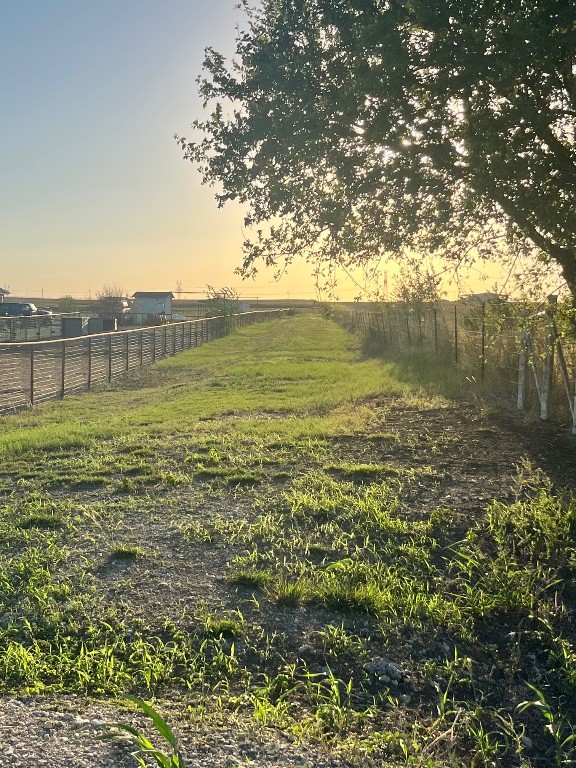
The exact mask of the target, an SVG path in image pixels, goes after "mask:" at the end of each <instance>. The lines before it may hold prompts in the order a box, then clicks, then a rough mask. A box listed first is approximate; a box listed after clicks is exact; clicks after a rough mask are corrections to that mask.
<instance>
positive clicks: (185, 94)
mask: <svg viewBox="0 0 576 768" xmlns="http://www.w3.org/2000/svg"><path fill="white" fill-rule="evenodd" d="M0 11H1V19H2V24H1V26H0V94H2V107H1V109H0V266H1V270H0V286H3V287H7V288H9V290H10V291H11V293H12V294H13V295H14V296H21V297H25V296H28V297H37V296H45V297H49V296H55V297H59V296H64V295H67V294H71V295H73V296H77V297H86V296H94V295H96V294H97V293H98V292H101V291H102V289H103V288H104V286H111V285H114V286H119V287H121V288H122V289H123V290H124V291H125V292H126V293H127V294H129V293H132V292H133V291H136V290H172V291H175V290H176V287H177V285H178V284H180V287H181V288H182V290H183V291H186V292H190V295H191V297H194V294H195V293H196V292H203V291H204V290H205V287H206V285H212V286H215V287H234V288H235V289H236V290H238V291H239V292H240V293H241V294H242V295H244V296H262V297H263V296H274V297H279V298H287V297H290V296H292V297H296V296H298V297H301V298H314V297H315V296H316V293H315V288H314V283H313V280H312V279H311V277H310V276H309V270H308V268H307V267H304V266H303V265H302V266H295V267H294V268H293V269H292V270H291V271H290V272H289V273H288V274H287V275H285V276H284V277H283V278H282V280H281V281H280V282H276V281H275V280H274V276H273V273H272V272H271V271H266V270H265V269H264V268H263V270H262V271H261V273H260V275H259V277H258V278H257V281H256V282H254V281H242V280H241V278H240V277H239V276H237V275H235V274H234V270H235V268H236V267H238V266H239V265H240V263H241V260H242V252H241V246H242V239H243V235H242V222H243V211H242V210H241V209H240V207H238V206H234V205H231V206H228V207H225V208H224V209H218V208H217V205H216V202H215V201H214V190H211V189H210V188H207V187H203V186H202V184H201V180H200V175H199V173H198V172H197V170H196V169H195V168H194V167H193V165H192V164H191V163H189V162H185V161H184V160H183V158H182V152H181V149H180V148H179V147H178V145H177V144H176V142H175V140H174V134H178V135H180V136H186V137H188V138H191V136H192V130H191V124H192V122H193V121H194V120H195V119H197V118H200V117H202V116H203V110H202V102H201V99H200V97H199V96H198V93H197V83H196V78H197V76H198V75H199V74H200V73H201V70H202V61H203V57H204V49H205V48H206V47H207V46H212V47H214V48H216V50H218V51H220V52H221V53H223V54H224V55H226V56H227V57H230V56H231V54H232V53H233V50H234V40H235V36H236V29H237V26H238V24H241V23H243V14H242V12H241V11H239V10H238V9H237V8H236V0H97V2H94V0H49V2H48V0H0ZM353 291H354V289H353V288H350V290H349V291H347V293H349V294H350V297H351V292H353ZM342 298H346V295H343V296H342Z"/></svg>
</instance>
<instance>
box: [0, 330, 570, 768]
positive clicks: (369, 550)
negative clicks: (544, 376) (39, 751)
mask: <svg viewBox="0 0 576 768" xmlns="http://www.w3.org/2000/svg"><path fill="white" fill-rule="evenodd" d="M414 365H416V364H415V363H414ZM452 384H453V382H451V381H450V377H449V376H448V375H445V373H444V374H442V375H441V374H440V372H439V371H436V373H435V374H434V372H433V371H432V369H430V368H426V366H424V367H422V368H421V369H419V372H418V374H417V372H416V370H414V371H413V372H412V373H410V372H409V370H408V368H407V367H406V366H404V367H403V368H400V367H399V364H398V363H387V362H385V361H383V360H379V359H371V358H368V357H366V356H365V355H364V354H363V352H362V350H361V349H360V347H359V345H358V344H357V342H356V341H355V339H354V338H353V337H351V336H350V335H349V334H348V333H347V332H346V331H344V330H342V329H341V328H339V327H338V326H336V325H335V324H333V323H329V322H325V321H324V320H321V319H319V318H316V317H310V316H301V317H298V316H297V317H293V318H289V319H282V320H279V321H276V322H272V323H265V324H262V325H257V326H251V327H249V328H245V329H241V330H239V331H238V332H236V333H234V334H233V335H232V336H230V337H228V338H224V339H220V340H218V341H216V342H214V343H211V344H209V345H205V346H203V347H200V348H198V349H196V350H192V351H190V352H187V353H183V354H181V355H179V356H177V357H175V358H170V359H168V360H165V361H163V362H162V363H159V364H158V365H157V366H155V367H154V368H153V369H151V370H150V371H147V372H143V373H142V374H140V375H139V376H138V378H137V379H135V380H134V382H133V385H134V387H133V388H130V387H129V386H128V385H127V384H126V383H125V382H124V383H120V382H119V383H118V384H116V385H115V386H113V387H109V388H104V389H102V390H101V391H99V392H94V393H91V394H87V395H84V396H81V397H77V398H69V399H67V400H66V401H64V402H62V403H60V402H58V403H51V404H47V405H44V406H42V407H38V408H34V409H31V410H30V411H28V412H26V413H21V414H18V415H14V416H9V417H5V418H4V419H3V422H2V424H3V430H2V434H1V435H0V455H1V456H2V461H3V472H2V475H1V477H0V488H1V491H0V691H1V692H2V693H20V694H22V693H29V694H39V693H41V694H46V693H49V694H53V695H58V694H61V693H76V694H83V695H88V696H104V697H112V696H118V697H123V696H126V695H128V694H130V695H135V696H139V697H145V698H155V699H160V700H162V699H172V700H174V701H176V702H182V701H184V702H185V705H184V710H185V717H187V718H189V719H190V720H192V721H193V720H194V718H206V720H207V721H209V720H210V718H216V719H220V720H222V721H224V722H231V721H234V722H238V723H243V724H244V725H246V723H247V722H250V723H254V722H256V723H257V724H259V725H260V726H262V727H274V728H280V729H282V730H283V731H285V732H286V733H288V734H289V735H290V738H291V739H301V740H304V741H307V740H312V741H314V742H316V743H318V742H319V743H321V744H322V748H323V749H324V750H327V751H328V752H333V753H334V754H341V755H344V756H345V757H346V759H347V760H348V761H349V762H350V764H351V765H354V766H365V765H366V766H370V765H373V766H400V765H408V766H426V767H427V768H439V766H449V765H454V766H455V765H469V766H489V765H497V764H499V763H498V761H499V760H501V761H504V762H502V764H503V765H504V764H506V765H508V764H509V765H511V766H527V765H529V764H530V761H531V760H532V759H534V760H536V761H540V762H538V764H543V765H544V764H551V765H553V764H556V765H561V764H567V762H566V761H568V760H571V759H573V757H574V754H575V752H574V744H573V741H572V740H570V738H569V725H568V724H569V722H570V718H571V717H572V716H573V715H574V713H575V707H576V697H575V691H576V646H575V642H574V638H575V627H574V615H575V614H574V601H573V591H574V588H575V586H574V578H575V574H576V545H575V539H576V506H575V502H574V501H573V499H572V496H571V495H570V494H568V493H563V492H561V491H559V490H558V489H555V488H553V487H552V485H551V484H550V483H549V482H548V481H547V478H546V477H545V476H544V475H543V474H542V473H541V472H538V471H534V470H532V469H530V468H527V467H524V469H523V470H522V472H521V473H520V475H519V478H518V483H517V487H516V493H517V497H516V499H515V500H513V501H511V502H510V501H509V502H506V503H504V502H503V501H494V502H493V503H491V504H489V505H488V506H487V508H486V509H484V510H477V511H476V512H475V513H474V515H473V516H470V518H469V519H466V520H463V516H462V514H461V513H460V512H459V511H458V510H456V509H451V508H450V507H449V506H446V504H444V505H443V506H441V507H440V506H438V507H436V506H434V504H432V503H428V502H427V501H426V498H427V497H426V496H424V500H421V494H422V493H423V492H424V493H426V492H429V491H430V490H431V489H432V490H434V489H435V488H437V487H438V486H439V485H441V484H442V482H443V481H444V479H445V474H444V469H443V467H442V461H439V463H438V464H437V465H435V466H436V468H435V466H428V465H427V464H425V463H424V459H422V457H421V456H420V455H419V452H420V451H421V450H422V449H423V447H424V448H426V450H427V451H428V455H429V456H431V457H435V456H439V457H440V459H441V458H442V451H443V450H444V449H445V448H446V447H447V446H451V445H452V444H453V441H454V440H457V439H459V438H457V437H455V436H450V437H449V438H446V439H445V440H443V439H436V438H435V439H434V440H435V441H433V439H432V437H430V440H428V436H427V435H426V434H424V433H422V435H419V436H418V438H417V439H413V440H412V441H410V440H408V438H407V437H406V435H404V434H403V433H402V430H401V429H395V430H389V429H388V428H387V424H386V418H387V409H389V408H393V406H394V404H395V403H397V404H400V405H402V407H403V408H405V409H410V408H412V409H414V411H415V412H416V411H417V412H422V413H424V414H425V413H426V409H430V408H434V409H437V408H445V409H447V410H448V409H450V407H451V403H450V401H449V400H448V399H447V397H446V396H445V395H447V394H448V393H449V392H450V391H453V390H452V389H451V387H452ZM429 385H430V387H431V389H427V387H428V386H429ZM431 391H432V392H433V395H431V394H430V392H431ZM443 392H444V394H442V393H443ZM381 396H382V397H384V399H385V401H386V403H387V405H386V407H383V406H382V403H381V402H380V398H381ZM423 423H424V424H425V419H423ZM432 442H433V444H432ZM379 451H380V453H379ZM395 451H401V452H402V455H404V456H409V457H410V458H408V459H405V460H404V461H403V462H399V461H397V460H396V456H397V454H396V453H395ZM427 460H428V459H426V461H427ZM508 490H509V489H506V492H508ZM158 722H159V723H160V721H158ZM162 722H164V721H162ZM160 725H162V723H160ZM133 735H134V734H133ZM528 739H529V740H530V741H528ZM529 743H530V744H531V745H532V746H531V747H528V746H527V745H528V744H529ZM371 761H372V762H371ZM544 761H552V762H548V763H546V762H544ZM562 761H564V763H563V762H562ZM535 764H536V763H535Z"/></svg>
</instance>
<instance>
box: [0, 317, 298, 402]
mask: <svg viewBox="0 0 576 768" xmlns="http://www.w3.org/2000/svg"><path fill="white" fill-rule="evenodd" d="M281 314H283V310H268V311H260V312H247V313H244V314H241V315H236V316H234V317H233V318H230V317H226V318H225V317H212V318H204V319H202V320H192V321H186V322H181V323H169V324H164V325H159V326H151V327H146V328H138V329H133V330H132V329H131V330H126V331H118V332H113V333H101V334H95V335H91V336H82V337H78V338H71V339H57V340H52V341H36V342H24V343H9V344H2V343H0V413H5V412H7V411H13V410H16V409H20V408H25V407H27V406H29V405H34V404H36V403H42V402H46V401H48V400H55V399H61V398H64V397H65V396H66V395H68V394H75V393H79V392H84V391H86V390H89V389H90V388H91V387H93V386H94V385H96V384H98V383H105V382H110V381H112V380H113V379H115V378H117V377H118V376H121V375H123V374H125V373H126V372H128V371H132V370H135V369H137V368H142V367H144V366H147V365H151V364H152V363H154V362H156V361H157V360H161V359H162V358H165V357H169V356H171V355H176V354H178V353H179V352H183V351H184V350H187V349H192V348H194V347H198V346H200V345H201V344H204V343H206V342H208V341H211V340H212V339H216V338H219V337H221V336H224V335H226V334H227V333H228V332H229V331H230V329H231V328H232V327H238V326H240V327H241V326H246V325H251V324H252V323H255V322H259V321H262V320H268V319H271V318H274V317H279V316H281Z"/></svg>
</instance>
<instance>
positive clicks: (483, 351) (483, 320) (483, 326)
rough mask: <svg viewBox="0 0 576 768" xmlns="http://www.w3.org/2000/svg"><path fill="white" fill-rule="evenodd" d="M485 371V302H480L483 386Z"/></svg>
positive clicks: (481, 376) (481, 378)
mask: <svg viewBox="0 0 576 768" xmlns="http://www.w3.org/2000/svg"><path fill="white" fill-rule="evenodd" d="M485 371H486V302H485V301H483V302H482V372H481V374H480V381H481V382H482V384H484V374H485Z"/></svg>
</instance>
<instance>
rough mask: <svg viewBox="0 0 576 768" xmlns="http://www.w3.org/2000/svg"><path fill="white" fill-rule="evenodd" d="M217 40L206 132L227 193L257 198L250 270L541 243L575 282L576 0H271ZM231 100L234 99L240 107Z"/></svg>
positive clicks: (543, 255)
mask: <svg viewBox="0 0 576 768" xmlns="http://www.w3.org/2000/svg"><path fill="white" fill-rule="evenodd" d="M247 14H248V28H247V31H245V32H243V33H241V34H240V35H239V37H238V40H237V51H236V53H237V59H236V60H235V62H234V63H233V64H231V65H229V66H228V65H227V64H226V62H225V60H224V58H223V56H222V55H220V54H219V53H217V52H216V51H214V50H212V49H208V50H207V55H206V59H205V64H204V68H205V72H206V78H205V79H204V80H202V81H201V86H200V89H201V93H202V95H203V97H204V99H205V103H206V105H208V104H209V103H214V102H215V107H214V108H213V111H212V113H211V115H210V117H209V118H208V119H207V120H205V121H201V122H198V123H197V124H196V127H197V128H198V129H199V130H200V131H201V132H202V135H203V138H201V139H200V141H198V142H191V143H190V142H188V141H187V140H186V139H184V138H180V139H178V140H179V142H180V143H181V145H182V148H183V150H184V155H185V157H186V158H187V159H189V160H192V161H193V162H194V163H197V164H198V165H199V166H200V169H201V171H202V173H203V176H204V180H205V181H206V182H208V183H218V184H220V185H221V188H222V189H221V192H220V193H219V194H218V195H217V199H218V202H219V204H220V205H223V204H224V203H226V202H227V201H229V200H239V201H240V202H242V203H244V204H247V205H248V207H249V213H248V216H247V219H246V223H247V224H248V225H254V227H255V235H254V237H253V239H252V241H251V242H249V243H247V244H246V250H245V258H244V262H243V265H242V268H241V270H240V271H241V272H243V273H244V274H246V275H250V274H252V273H253V272H254V270H255V269H256V266H257V264H258V263H259V262H260V261H263V262H264V263H266V264H267V265H277V266H278V268H279V269H280V270H281V269H282V268H283V267H284V266H285V265H286V264H287V263H289V262H290V261H291V260H292V259H293V258H294V256H295V255H296V254H304V255H305V257H306V258H308V259H309V260H311V261H314V260H315V261H316V262H317V264H318V273H319V274H320V275H322V274H324V275H325V273H326V271H327V270H328V271H329V270H330V268H331V267H334V266H339V267H344V268H349V267H354V266H363V265H368V264H370V263H372V262H373V259H374V257H378V256H380V255H382V254H383V253H388V254H396V255H402V254H403V253H405V252H406V251H405V249H409V248H411V249H414V250H416V251H417V252H419V253H423V252H424V251H427V252H428V253H431V254H435V255H443V256H447V257H448V258H449V259H451V260H453V261H454V262H456V263H461V262H462V261H465V260H466V259H468V258H471V257H473V256H478V255H480V256H481V257H486V258H488V257H493V256H494V255H496V256H497V257H501V258H503V257H505V256H506V257H511V258H512V260H514V259H516V258H518V257H519V255H520V254H521V253H532V254H535V255H536V256H537V257H538V258H539V259H540V260H542V261H543V262H544V263H546V264H548V265H550V269H551V268H552V267H553V266H557V267H560V269H561V272H562V275H563V277H564V279H565V280H566V282H567V284H568V286H569V288H570V290H571V291H572V293H573V294H574V293H576V256H575V253H576V252H575V247H576V241H575V232H574V213H573V205H572V200H573V191H574V185H575V183H576V167H575V152H574V117H575V115H576V112H575V110H576V78H575V74H576V72H575V60H574V53H573V52H574V44H575V36H576V9H575V8H574V5H573V4H572V3H570V2H567V0H563V1H562V2H551V1H550V0H535V1H534V2H530V3H524V2H520V0H503V2H500V3H498V4H497V5H495V4H494V3H492V2H488V0H479V1H478V0H476V1H475V2H471V1H470V0H465V1H464V2H462V1H461V0H458V1H456V0H432V1H430V0H427V1H426V2H421V0H395V1H394V2H389V3H383V2H380V0H330V2H328V1H327V0H308V2H302V1H301V0H289V1H288V2H287V1H286V0H265V2H263V3H262V5H261V6H260V8H259V9H257V10H248V11H247ZM225 105H230V109H229V111H226V110H227V107H226V106H225Z"/></svg>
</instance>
